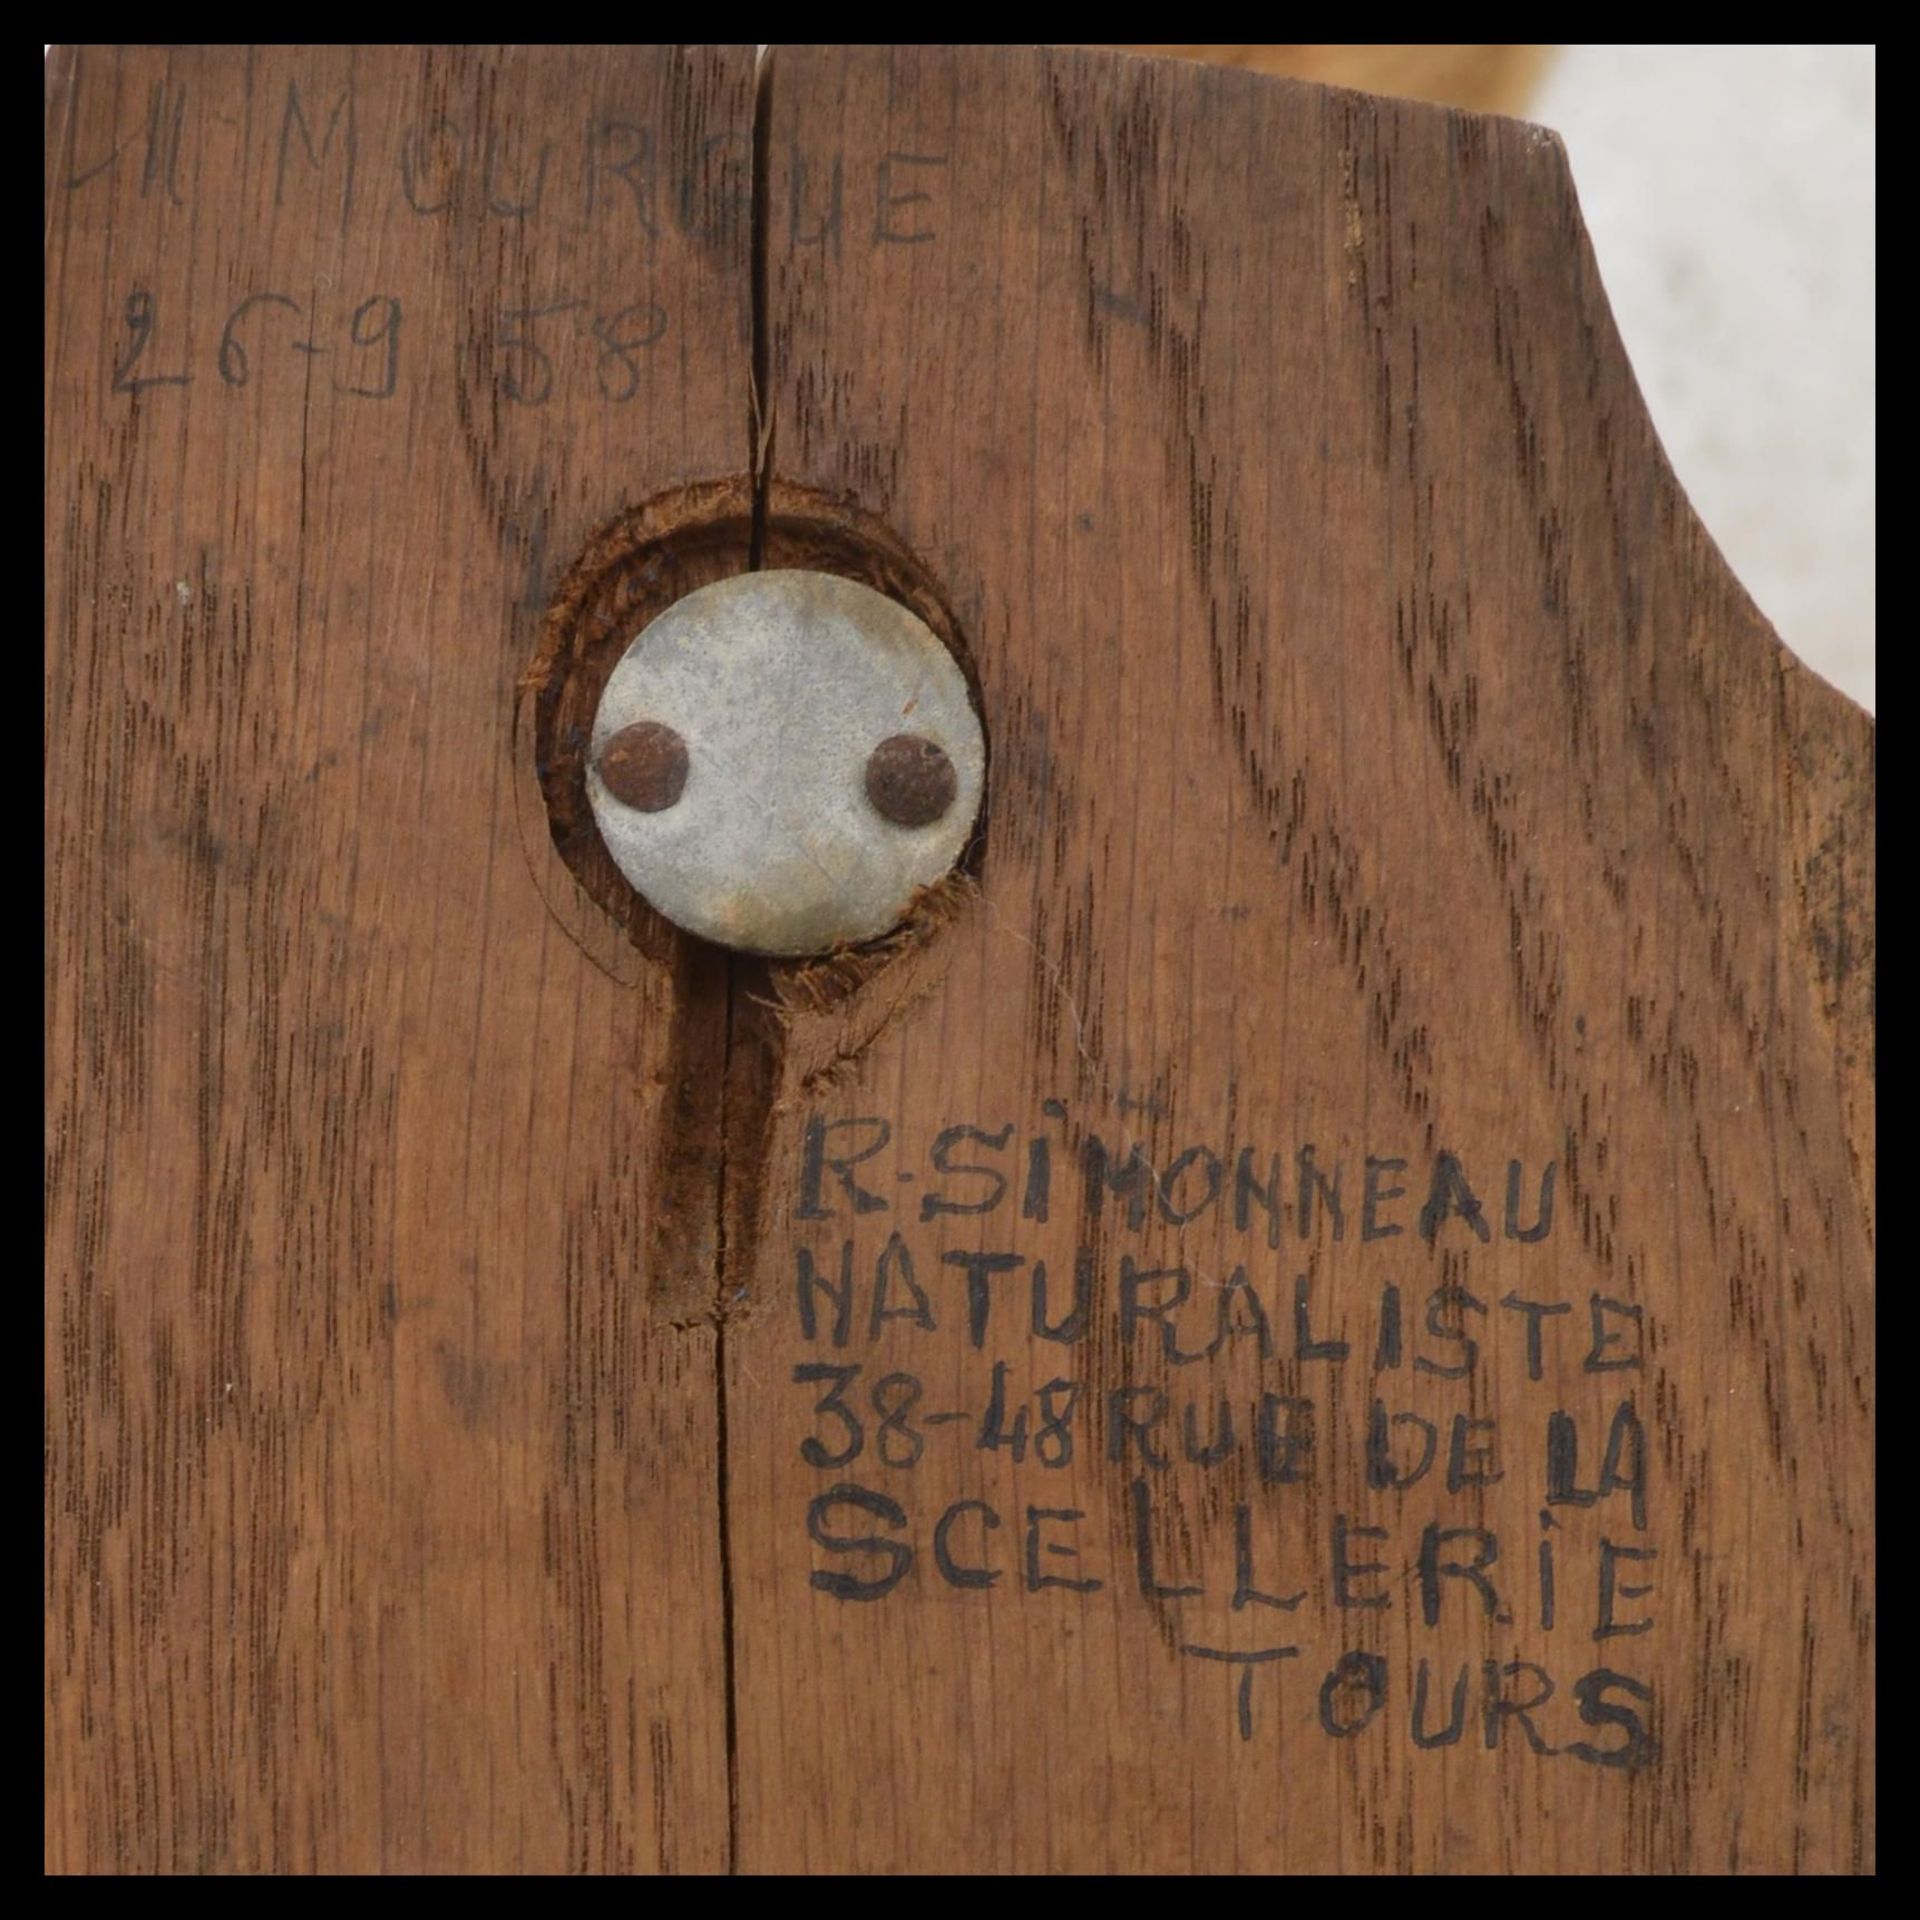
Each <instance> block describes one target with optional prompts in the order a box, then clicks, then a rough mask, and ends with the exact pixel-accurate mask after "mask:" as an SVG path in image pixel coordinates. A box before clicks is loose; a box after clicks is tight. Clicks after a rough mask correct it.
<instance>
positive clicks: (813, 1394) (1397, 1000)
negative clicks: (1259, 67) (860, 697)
mask: <svg viewBox="0 0 1920 1920" xmlns="http://www.w3.org/2000/svg"><path fill="white" fill-rule="evenodd" d="M47 97H48V106H47V137H48V154H49V180H48V222H47V269H48V272H47V299H48V334H49V342H50V351H49V354H48V366H47V382H46V404H47V420H48V427H49V441H48V446H49V455H48V477H47V486H48V496H49V504H50V550H49V586H48V599H47V620H48V636H49V644H48V661H47V680H46V738H47V818H48V842H47V877H46V906H47V928H48V951H47V962H48V964H47V983H48V997H47V1036H48V1048H47V1060H48V1079H47V1162H46V1166H47V1174H46V1183H47V1212H48V1238H47V1264H48V1292H49V1311H48V1316H47V1343H48V1344H47V1358H48V1376H49V1378H48V1396H47V1414H46V1441H45V1450H46V1469H47V1472H46V1484H47V1500H48V1513H47V1541H46V1603H47V1733H46V1742H47V1775H48V1790H47V1816H46V1818H47V1825H46V1833H47V1838H46V1857H47V1863H48V1866H49V1867H50V1869H52V1870H54V1871H57V1872H67V1873H89V1872H91V1873H97V1872H105V1871H129V1870H131V1871H173V1872H204V1871H271V1872H277V1873H297V1872H307V1871H355V1872H359V1871H396V1872H404V1871H467V1872H491V1873H500V1872H525V1871H549V1870H572V1871H584V1872H609V1871H611V1872H627V1871H714V1870H724V1869H727V1868H734V1869H738V1870H744V1871H753V1872H765V1871H781V1870H791V1869H801V1870H813V1871H843V1872H844V1871H876V1872H900V1871H908V1870H921V1871H974V1870H992V1869H1001V1870H1017V1871H1043V1870H1044V1871H1059V1870H1070V1869H1083V1870H1106V1871H1121V1872H1138V1871H1150V1870H1167V1871H1239V1872H1262V1873H1265V1872H1278V1871H1290V1872H1360V1871H1401V1872H1408V1871H1458V1870H1482V1871H1509V1872H1528V1871H1545V1872H1560V1873H1592V1872H1618V1871H1669V1870H1672V1871H1692V1872H1706V1871H1720V1870H1725V1869H1736V1870H1765V1869H1796V1870H1802V1871H1819V1872H1845V1871H1855V1872H1857V1871H1862V1870H1867V1869H1870V1868H1871V1867H1872V1865H1873V1863H1874V1851H1873V1826H1872V1818H1873V1805H1872V1767H1873V1726H1872V1713H1873V1686H1872V1680H1873V1617H1872V1595H1873V1564H1872V1563H1873V1534H1872V1511H1871V1496H1872V1482H1871V1432H1872V1429H1871V1407H1872V1377H1873V1352H1872V1318H1871V1304H1872V1269H1871V1261H1872V1253H1873V1207H1872V1177H1873V1169H1872V1141H1873V1110H1872V1080H1871V1070H1872V961H1873V944H1872V943H1873V926H1872V918H1871V900H1870V896H1871V882H1872V871H1873V868H1872V858H1873V813H1872V798H1871V795H1872V755H1873V734H1872V726H1871V723H1870V721H1868V720H1867V719H1866V717H1865V716H1864V715H1862V714H1861V713H1860V712H1859V711H1858V710H1857V709H1856V708H1854V707H1852V706H1851V705H1850V704H1849V703H1848V702H1846V701H1845V700H1844V699H1842V698H1841V697H1840V696H1839V695H1838V694H1836V693H1835V692H1834V691H1833V690H1832V689H1830V688H1828V687H1826V686H1824V685H1822V684H1821V683H1819V682H1818V681H1816V680H1814V679H1813V678H1812V676H1810V675H1808V674H1807V673H1806V672H1805V671H1804V670H1802V669H1801V668H1799V666H1798V665H1797V663H1796V662H1795V661H1794V660H1793V659H1792V657H1791V656H1790V655H1788V654H1787V653H1786V652H1785V651H1784V650H1783V649H1782V648H1781V647H1780V645H1779V643H1778V641H1777V640H1776V639H1775V637H1774V636H1773V634H1772V633H1771V632H1770V630H1769V629H1768V628H1767V626H1766V624H1765V621H1764V620H1763V618H1762V617H1761V615H1760V614H1759V613H1758V611H1757V610H1756V609H1754V608H1753V607H1752V605H1751V604H1750V603H1749V602H1748V600H1747V599H1746V597H1745V596H1744V594H1743V593H1742V592H1741V591H1740V589H1739V587H1738V585H1737V583H1736V582H1734V581H1733V579H1732V578H1731V577H1730V575H1729V574H1728V572H1727V570H1726V568H1725V565H1724V563H1723V562H1722V561H1721V559H1720V557H1719V555H1718V554H1717V552H1716V551H1715V550H1714V549H1713V547H1712V544H1711V542H1710V541H1709V540H1708V539H1707V537H1706V536H1705V534H1704V533H1703V531H1702V530H1701V528H1700V526H1699V524H1698V522H1697V521H1696V520H1695V519H1694V517H1693V515H1692V514H1691V512H1690V510H1689V508H1688V507H1687V504H1686V502H1685V500H1684V498H1683V497H1682V495H1681V494H1680V492H1679V489H1678V488H1677V486H1676V485H1675V483H1674V481H1673V478H1672V476H1671V474H1670V472H1669V470H1668V469H1667V467H1666V464H1665V462H1664V460H1663V458H1662V456H1661V454H1660V450H1659V447H1658V445H1657V442H1656V440H1655V438H1654V435H1653V432H1652V429H1651V427H1650V425H1649V423H1648V421H1647V417H1646V413H1645V409H1644V407H1643V406H1642V404H1641V402H1640V398H1639V396H1638V394H1637V392H1636V390H1635V388H1634V384H1633V379H1632V374H1631V371H1630V369H1629V367H1628V366H1627V363H1626V361H1625V358H1624V356H1623V354H1622V352H1621V349H1620V346H1619V342H1618V340H1617V338H1616V336H1615V334H1614V331H1613V328H1612V324H1611V321H1610V319H1609V316H1608V313H1607V309H1606V304H1605V299H1604V294H1603V292H1602V289H1601V287H1600V285H1599V282H1598V279H1597V276H1596V274H1595V270H1594V266H1593V262H1592V258H1591V255H1590V253H1589V251H1588V248H1587V245H1586V241H1585V237H1584V233H1583V231H1582V228H1581V225H1580V219H1579V213H1578V209H1577V205H1576V203H1575V199H1574V194H1573V189H1572V186H1571V184H1570V182H1569V181H1568V178H1567V175H1566V168H1565V163H1564V156H1563V155H1562V154H1561V152H1560V150H1559V148H1558V146H1557V145H1556V143H1555V142H1554V141H1553V140H1552V138H1551V136H1548V135H1545V134H1542V133H1540V132H1539V131H1537V130H1535V129H1532V128H1528V127H1524V126H1521V125H1519V124H1517V123H1508V122H1499V121H1491V120H1486V119H1482V118H1478V117H1475V116H1473V115H1470V114H1464V113H1459V112H1454V111H1448V110H1443V109H1438V108H1427V107H1420V106H1415V105H1411V104H1405V103H1389V102H1386V101H1382V100H1375V99H1370V98H1367V97H1364V96H1360V95H1355V94H1350V93H1342V92H1338V91H1333V90H1328V89H1321V88H1316V87H1312V86H1306V85H1299V84H1291V83H1285V82H1277V81H1273V80H1270V79H1266V78H1262V77H1257V76H1252V75H1248V74H1243V73H1235V72H1225V71H1209V70H1206V69H1203V68H1199V67H1194V66H1189V65H1185V64H1177V63H1160V62H1148V61H1140V60H1134V59H1130V58H1126V57H1122V56H1118V55H1113V54H1100V53H1093V52H1084V51H1072V50H1051V51H1048V50H1018V51H1010V50H1004V49H980V48H974V49H961V50H940V49H926V48H908V49H884V48H859V49H839V48H781V49H779V50H777V51H776V53H775V54H774V55H773V56H772V59H771V62H770V64H769V65H768V66H767V67H766V68H765V69H764V71H763V73H762V77H761V85H760V92H759V96H758V104H759V120H758V124H757V126H756V119H755V77H754V62H753V58H752V54H751V50H749V49H735V50H731V51H710V50H701V51H691V52H689V51H684V50H665V49H632V48H622V49H568V50H553V49H547V50H538V49H535V50H528V49H518V50H508V51H503V50H475V49H456V50H424V51H423V50H406V49H402V50H393V49H379V50H375V49H318V50H299V49H272V50H268V51H260V50H254V51H251V52H247V51H243V50H237V49H213V50H201V51H187V50H179V49H172V50H168V49H148V50H137V51H136V50H123V51H115V50H93V49H87V50H82V51H80V52H77V53H74V52H65V51H63V52H59V53H56V55H55V56H54V59H53V61H52V62H51V63H50V66H49V73H48V87H47ZM756 194H757V196H758V200H757V208H756V205H755V198H756ZM756 309H757V311H756ZM156 381H157V382H159V383H160V384H149V383H150V382H156ZM703 513H705V514H706V515H707V516H708V517H707V520H706V521H705V522H703V521H702V520H701V518H700V516H701V515H702V514H703ZM682 526H684V527H685V528H686V529H687V538H686V539H685V541H684V542H683V543H681V544H680V545H676V540H677V539H678V530H679V529H680V528H681V527H682ZM756 560H757V561H759V562H761V563H763V564H771V565H786V564H809V565H822V566H828V567H832V568H835V569H838V570H842V571H847V572H850V573H855V574H857V575H859V576H860V577H864V578H869V579H872V580H874V581H875V582H877V583H879V584H881V585H883V586H884V587H885V588H886V590H888V591H890V592H893V593H894V594H895V595H896V597H900V598H902V599H905V600H907V601H909V602H910V603H911V604H914V605H915V606H916V607H917V608H919V610H921V611H922V612H923V614H924V615H925V616H926V617H927V618H928V619H929V621H930V622H931V623H932V624H933V625H934V626H935V628H936V629H937V630H938V631H939V632H941V633H942V634H943V636H945V637H947V638H948V640H949V641H950V643H951V644H952V645H953V646H954V648H955V650H956V652H957V653H958V654H959V655H960V657H961V659H962V662H963V664H964V666H965V667H966V669H967V671H968V675H969V679H970V683H971V684H972V686H973V687H974V689H975V691H976V694H977V698H978V700H979V703H980V707H981V711H982V715H983V719H984V721H985V725H986V730H987V735H988V744H989V755H990V766H989V787H988V797H987V803H986V809H985V813H984V825H983V830H982V835H981V838H980V840H979V842H978V844H977V845H976V846H975V847H974V848H973V849H972V850H971V852H970V854H969V856H968V859H967V861H966V863H965V868H964V871H963V872H962V873H961V874H960V875H959V876H957V877H956V878H955V879H954V880H953V881H952V882H951V883H950V884H949V885H948V886H946V887H944V888H942V889H940V890H938V891H937V892H936V893H934V894H932V895H930V896H928V897H927V898H926V899H925V900H923V901H922V902H921V903H920V904H919V906H918V908H917V910H916V912H915V914H914V916H913V917H912V920H911V922H910V924H909V925H908V926H907V927H905V928H904V929H903V930H902V931H901V932H900V933H899V934H898V935H897V936H896V937H894V938H893V939H891V940H889V941H887V942H883V943H880V944H879V945H878V946H877V947H875V948H874V949H871V950H868V951H864V952H859V953H843V954H838V955H835V956H832V957H831V958H830V959H829V960H827V961H825V962H823V963H815V964H805V965H800V964H775V965H768V964H765V963H760V962H754V961H749V960H744V959H739V958H729V957H727V956H724V955H719V954H716V953H714V952H713V951H711V950H708V949H704V948H702V947H700V946H699V945H698V943H695V942H692V941H689V940H685V939H683V938H681V937H680V936H677V935H675V934H674V933H673V932H672V930H671V929H670V928H667V927H665V926H664V923H661V922H659V920H658V918H657V916H652V915H651V913H650V910H648V909H645V908H644V906H643V905H642V904H641V903H638V902H636V901H633V900H631V899H628V898H625V897H623V896H621V895H620V894H619V891H618V887H617V884H616V881H615V879H614V878H613V877H612V876H610V872H609V869H608V864H607V862H606V861H605V860H604V859H603V858H601V857H600V856H599V854H598V850H597V849H596V848H595V847H593V846H592V845H591V844H590V843H589V842H588V841H587V840H586V839H585V838H584V836H583V832H582V829H581V820H582V818H583V815H582V812H581V808H580V806H579V804H578V803H579V798H580V795H579V792H578V791H577V783H578V779H579V777H580V774H579V764H580V752H581V742H580V741H579V739H578V738H577V737H575V735H577V733H578V730H579V716H580V715H582V714H584V713H587V712H590V711H591V700H592V692H593V680H592V676H593V675H595V674H601V675H603V674H604V672H605V670H606V667H607V665H608V663H609V662H610V660H611V658H612V657H613V654H614V651H615V650H616V649H617V647H618V646H619V645H620V644H621V643H622V639H621V636H622V633H623V631H624V629H623V627H622V622H623V621H631V620H637V619H640V618H642V617H644V610H645V609H646V608H648V607H651V606H653V605H654V604H655V603H656V602H657V601H658V600H660V599H661V598H662V597H671V596H672V594H674V593H676V592H678V591H681V590H684V589H685V588H686V587H687V586H690V585H693V584H698V583H699V582H701V581H702V580H704V579H707V578H711V577H714V576H715V575H716V573H718V572H723V571H726V570H728V569H729V568H732V567H735V566H740V565H746V564H751V563H753V562H754V561H756ZM570 730H571V731H570ZM1549 1168H1551V1170H1552V1171H1551V1174H1549V1172H1548V1169H1549ZM1510 1169H1517V1171H1510ZM983 1259H987V1260H988V1261H989V1262H990V1263H992V1262H997V1264H988V1265H983V1264H981V1262H982V1260H983ZM843 1261H844V1263H845V1264H844V1267H843V1264H842V1262H843ZM1043 1263H1044V1266H1045V1268H1046V1270H1047V1281H1046V1285H1045V1288H1044V1289H1042V1288H1041V1287H1040V1286H1039V1285H1038V1284H1037V1281H1038V1270H1039V1268H1040V1266H1041V1265H1042V1264H1043ZM843 1273H844V1274H845V1276H846V1280H845V1283H844V1288H843V1284H842V1278H841V1276H842V1274H843ZM1081 1284H1084V1287H1085V1297H1084V1306H1083V1310H1081V1311H1078V1312H1077V1313H1076V1311H1075V1301H1076V1288H1077V1287H1078V1286H1079V1285H1081ZM796 1375H798V1377H796ZM1376 1403H1378V1409H1379V1411H1378V1417H1377V1420H1376V1415H1375V1405H1376ZM1223 1417H1224V1418H1225V1420H1226V1421H1227V1423H1228V1424H1227V1425H1226V1426H1222V1425H1221V1424H1220V1421H1221V1419H1222V1418H1223ZM1376 1425H1377V1426H1378V1429H1379V1434H1380V1436H1381V1442H1380V1444H1379V1445H1376V1444H1375V1433H1376ZM1428 1431H1430V1432H1431V1435H1432V1453H1431V1457H1430V1460H1429V1463H1428V1465H1427V1467H1426V1468H1425V1470H1423V1471H1422V1472H1419V1473H1414V1472H1413V1471H1412V1468H1413V1467H1414V1466H1416V1465H1418V1464H1419V1463H1418V1459H1417V1456H1418V1454H1419V1452H1420V1446H1419V1441H1420V1436H1421V1434H1422V1433H1423V1432H1428ZM1209 1456H1212V1457H1209ZM1396 1478H1399V1479H1405V1480H1407V1481H1408V1482H1409V1484H1406V1485H1395V1484H1392V1483H1393V1482H1394V1481H1395V1480H1396ZM1375 1530H1377V1531H1375ZM1543 1553H1544V1554H1545V1556H1546V1557H1544V1558H1543V1557H1542V1556H1543ZM1549 1566H1551V1568H1552V1570H1553V1578H1552V1581H1551V1583H1549V1582H1548V1580H1547V1576H1546V1569H1547V1568H1548V1567H1549ZM1237 1659H1244V1660H1245V1662H1246V1663H1244V1664H1235V1662H1236V1660H1237ZM1422 1676H1424V1689H1423V1682H1422ZM1543 1687H1544V1688H1545V1691H1544V1692H1543V1691H1542V1688H1543Z"/></svg>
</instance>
